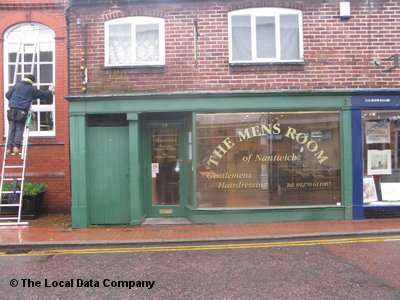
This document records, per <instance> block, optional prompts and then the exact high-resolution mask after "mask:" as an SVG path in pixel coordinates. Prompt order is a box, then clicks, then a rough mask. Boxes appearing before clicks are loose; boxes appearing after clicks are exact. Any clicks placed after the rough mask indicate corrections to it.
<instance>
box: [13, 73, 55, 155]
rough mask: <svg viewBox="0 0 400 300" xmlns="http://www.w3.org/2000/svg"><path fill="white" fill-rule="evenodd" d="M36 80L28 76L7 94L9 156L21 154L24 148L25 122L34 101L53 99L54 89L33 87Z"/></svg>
mask: <svg viewBox="0 0 400 300" xmlns="http://www.w3.org/2000/svg"><path fill="white" fill-rule="evenodd" d="M34 82H36V78H35V76H33V75H26V76H25V78H24V79H22V80H21V81H20V82H19V83H17V84H16V85H14V86H13V87H12V88H11V89H10V90H9V91H8V92H7V93H6V97H7V99H8V101H9V102H8V106H9V107H10V110H9V111H7V118H8V121H9V130H8V143H7V154H11V153H13V154H19V153H20V151H21V146H22V139H23V134H24V129H25V121H26V118H27V116H28V111H29V109H30V107H31V104H32V101H33V100H36V99H49V98H50V99H51V97H52V96H53V93H54V87H53V86H50V87H49V90H47V91H42V90H39V89H37V88H35V87H33V85H32V84H33V83H34Z"/></svg>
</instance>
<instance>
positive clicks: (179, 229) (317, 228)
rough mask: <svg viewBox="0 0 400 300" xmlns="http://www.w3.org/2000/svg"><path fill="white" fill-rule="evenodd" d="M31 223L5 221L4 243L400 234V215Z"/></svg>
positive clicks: (55, 218)
mask: <svg viewBox="0 0 400 300" xmlns="http://www.w3.org/2000/svg"><path fill="white" fill-rule="evenodd" d="M29 222H30V225H28V226H1V227H0V247H3V248H4V247H7V248H9V247H18V246H30V247H33V246H46V247H47V246H60V245H115V244H126V245H127V244H150V243H167V242H199V241H203V242H210V241H234V240H261V239H263V240H265V239H282V238H307V237H329V236H336V237H337V236H344V235H367V234H368V235H373V234H400V219H367V220H338V221H307V222H282V223H265V224H229V225H194V224H187V225H159V224H158V225H141V226H128V225H121V226H111V225H109V226H92V227H90V228H84V229H72V228H71V222H70V215H69V214H48V215H43V216H41V217H39V218H38V219H36V220H31V221H29Z"/></svg>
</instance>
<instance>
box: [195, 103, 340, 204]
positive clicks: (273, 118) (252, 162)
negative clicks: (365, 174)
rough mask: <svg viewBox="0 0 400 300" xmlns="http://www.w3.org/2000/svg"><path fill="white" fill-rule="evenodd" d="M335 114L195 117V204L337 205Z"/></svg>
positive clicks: (198, 115) (301, 113)
mask: <svg viewBox="0 0 400 300" xmlns="http://www.w3.org/2000/svg"><path fill="white" fill-rule="evenodd" d="M339 124H340V123H339V113H338V112H323V111H318V112H281V113H275V112H266V113H263V112H260V113H258V112H257V113H219V114H197V115H196V147H197V149H196V153H197V206H198V207H204V208H208V207H210V208H211V207H225V208H235V207H272V206H276V207H281V206H286V207H287V206H307V205H308V206H324V205H338V203H339V204H340V203H341V163H340V127H339Z"/></svg>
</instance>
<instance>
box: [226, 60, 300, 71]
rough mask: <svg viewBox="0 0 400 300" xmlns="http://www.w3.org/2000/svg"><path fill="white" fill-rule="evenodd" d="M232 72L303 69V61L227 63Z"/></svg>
mask: <svg viewBox="0 0 400 300" xmlns="http://www.w3.org/2000/svg"><path fill="white" fill-rule="evenodd" d="M229 67H230V70H231V71H232V72H266V71H304V67H305V62H304V61H301V62H263V63H260V62H257V63H229Z"/></svg>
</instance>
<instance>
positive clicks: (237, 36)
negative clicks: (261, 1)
mask: <svg viewBox="0 0 400 300" xmlns="http://www.w3.org/2000/svg"><path fill="white" fill-rule="evenodd" d="M229 50H230V52H229V56H230V57H229V61H230V62H231V63H257V62H261V63H262V62H301V61H302V60H303V30H302V13H301V11H298V10H293V9H284V8H251V9H243V10H237V11H232V12H230V13H229Z"/></svg>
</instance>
